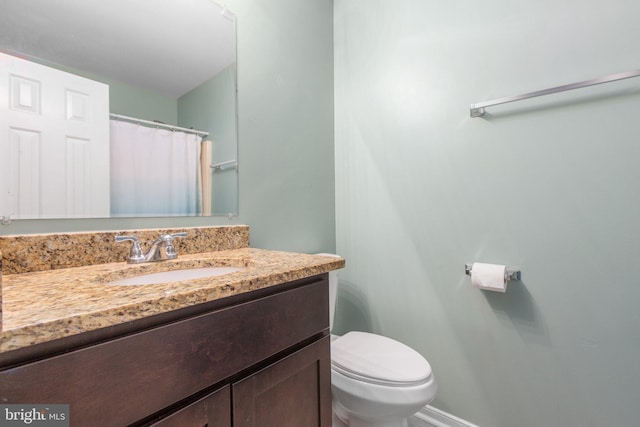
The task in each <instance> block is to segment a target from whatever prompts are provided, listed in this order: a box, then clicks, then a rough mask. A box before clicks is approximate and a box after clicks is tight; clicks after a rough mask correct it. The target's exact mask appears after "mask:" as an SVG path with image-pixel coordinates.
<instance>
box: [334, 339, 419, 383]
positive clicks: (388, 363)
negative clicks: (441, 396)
mask: <svg viewBox="0 0 640 427" xmlns="http://www.w3.org/2000/svg"><path fill="white" fill-rule="evenodd" d="M331 365H332V367H333V369H335V370H336V371H337V372H340V373H341V374H343V375H346V376H348V377H351V378H354V379H357V380H359V381H364V382H369V383H374V384H382V385H388V386H407V385H417V384H422V383H424V382H426V381H427V380H428V379H429V377H430V376H431V366H430V365H429V362H427V361H426V360H425V358H424V357H422V356H421V355H420V354H419V353H418V352H417V351H415V350H414V349H412V348H411V347H408V346H406V345H404V344H402V343H400V342H398V341H395V340H393V339H391V338H387V337H383V336H381V335H375V334H370V333H366V332H349V333H347V334H345V335H343V336H342V337H340V338H338V339H337V340H335V341H333V342H332V343H331Z"/></svg>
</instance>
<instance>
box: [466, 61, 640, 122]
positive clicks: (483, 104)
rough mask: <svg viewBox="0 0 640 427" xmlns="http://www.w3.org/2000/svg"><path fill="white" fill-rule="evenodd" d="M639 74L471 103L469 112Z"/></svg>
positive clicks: (477, 113) (480, 113)
mask: <svg viewBox="0 0 640 427" xmlns="http://www.w3.org/2000/svg"><path fill="white" fill-rule="evenodd" d="M638 76H640V70H633V71H627V72H626V73H618V74H611V75H609V76H604V77H600V78H597V79H591V80H584V81H582V82H578V83H571V84H568V85H562V86H556V87H552V88H550V89H543V90H538V91H535V92H529V93H525V94H523V95H516V96H507V97H505V98H498V99H493V100H491V101H485V102H479V103H477V104H471V106H470V107H469V112H470V114H471V117H482V116H484V109H485V108H486V107H492V106H494V105H500V104H506V103H508V102H514V101H521V100H523V99H529V98H535V97H536V96H543V95H551V94H552V93H558V92H565V91H567V90H573V89H581V88H583V87H588V86H595V85H599V84H602V83H609V82H615V81H618V80H624V79H630V78H631V77H638Z"/></svg>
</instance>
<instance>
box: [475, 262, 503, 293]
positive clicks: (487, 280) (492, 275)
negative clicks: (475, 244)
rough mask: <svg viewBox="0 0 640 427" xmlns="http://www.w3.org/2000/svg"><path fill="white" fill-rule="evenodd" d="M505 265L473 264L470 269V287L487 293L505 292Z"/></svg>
mask: <svg viewBox="0 0 640 427" xmlns="http://www.w3.org/2000/svg"><path fill="white" fill-rule="evenodd" d="M506 271H507V267H506V266H505V265H496V264H483V263H481V262H474V263H473V266H472V267H471V285H473V287H475V288H478V289H486V290H487V291H496V292H506V291H507V280H506V277H505V273H506Z"/></svg>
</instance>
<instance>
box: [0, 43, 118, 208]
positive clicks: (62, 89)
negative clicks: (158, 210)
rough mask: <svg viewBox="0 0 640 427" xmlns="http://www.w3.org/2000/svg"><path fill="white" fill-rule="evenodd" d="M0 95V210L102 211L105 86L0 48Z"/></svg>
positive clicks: (105, 163)
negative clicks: (7, 52) (3, 51)
mask: <svg viewBox="0 0 640 427" xmlns="http://www.w3.org/2000/svg"><path fill="white" fill-rule="evenodd" d="M0 98H2V99H1V100H0V216H10V217H11V218H17V219H20V218H57V217H106V216H109V214H110V209H109V87H108V86H107V85H105V84H103V83H99V82H95V81H93V80H90V79H86V78H83V77H79V76H76V75H73V74H70V73H66V72H63V71H59V70H56V69H53V68H50V67H46V66H43V65H40V64H36V63H33V62H30V61H26V60H24V59H20V58H17V57H13V56H11V55H6V54H3V53H0Z"/></svg>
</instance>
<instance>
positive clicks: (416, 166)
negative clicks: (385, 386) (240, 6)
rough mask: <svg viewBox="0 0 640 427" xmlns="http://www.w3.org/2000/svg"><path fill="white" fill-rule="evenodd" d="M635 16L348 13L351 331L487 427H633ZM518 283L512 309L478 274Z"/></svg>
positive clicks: (496, 6) (551, 7)
mask: <svg viewBox="0 0 640 427" xmlns="http://www.w3.org/2000/svg"><path fill="white" fill-rule="evenodd" d="M638 16H640V4H638V3H635V2H629V1H623V0H612V1H611V2H607V3H606V4H605V3H602V2H596V1H593V0H587V1H586V2H577V1H564V2H557V1H551V0H542V1H538V2H518V4H515V3H514V2H511V1H507V0H493V1H490V2H464V3H461V2H434V1H424V0H402V1H384V0H341V1H336V2H335V21H334V26H335V51H334V54H335V117H336V123H335V128H336V136H335V138H336V216H337V220H336V227H337V252H338V253H340V254H341V255H343V256H345V257H346V259H347V268H346V269H345V270H343V271H342V272H341V279H342V281H341V286H342V288H341V289H340V293H339V300H338V303H337V314H336V316H337V317H336V326H337V327H336V331H337V332H344V331H346V330H348V329H364V330H372V331H376V332H380V333H383V334H386V335H389V336H391V337H395V338H397V339H400V340H401V341H404V342H406V343H407V344H409V345H411V346H412V347H414V348H416V349H417V350H418V351H420V352H421V353H422V354H423V355H425V356H426V357H427V359H428V360H429V362H431V364H432V366H433V369H434V372H435V375H436V378H437V380H438V383H439V390H438V395H437V397H436V399H435V401H434V402H433V405H434V406H436V407H438V408H440V409H442V410H445V411H447V412H449V413H451V414H454V415H456V416H459V417H461V418H463V419H466V420H468V421H471V422H473V423H475V424H477V425H479V426H483V427H516V426H517V427H534V426H540V425H545V426H581V427H587V426H591V427H596V426H631V425H637V424H638V414H637V406H638V405H637V401H638V392H637V390H638V384H640V370H638V369H637V362H638V360H640V310H638V307H637V305H638V301H640V287H639V286H638V279H637V277H636V275H635V272H634V271H633V269H632V266H633V265H635V263H636V262H637V260H638V259H639V258H640V244H639V243H638V242H639V240H640V239H639V237H640V221H639V220H638V218H639V214H640V190H639V186H638V183H639V182H640V167H638V158H640V144H639V143H638V135H640V121H639V120H638V119H637V112H638V110H639V107H640V81H639V80H638V79H632V80H626V81H623V82H618V83H611V84H607V85H602V86H598V87H595V88H590V89H583V90H581V91H574V92H568V93H564V94H560V95H554V96H548V97H543V98H537V99H534V100H530V101H522V102H519V103H514V104H509V105H504V106H501V107H495V108H491V109H487V111H488V114H487V116H486V117H485V118H476V119H471V118H470V117H469V104H471V103H475V102H480V101H484V100H489V99H493V98H498V97H502V96H509V95H516V94H519V93H525V92H529V91H534V90H538V89H544V88H548V87H553V86H557V85H561V84H567V83H573V82H577V81H581V80H586V79H590V78H594V77H599V76H604V75H608V74H613V73H618V72H623V71H629V70H633V69H637V68H638V57H640V45H639V44H638V43H636V41H637V40H638V37H639V36H640V27H639V26H638V25H637V17H638ZM474 261H478V262H489V263H497V264H507V265H511V266H516V267H519V268H521V270H522V277H523V281H522V283H513V284H511V285H510V286H509V289H508V291H507V293H506V294H499V293H487V292H483V291H479V290H477V289H474V288H472V287H471V284H470V279H469V278H468V277H467V276H465V274H464V264H465V263H469V262H474Z"/></svg>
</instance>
